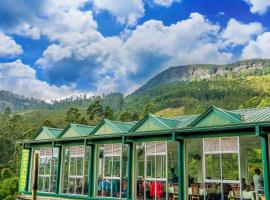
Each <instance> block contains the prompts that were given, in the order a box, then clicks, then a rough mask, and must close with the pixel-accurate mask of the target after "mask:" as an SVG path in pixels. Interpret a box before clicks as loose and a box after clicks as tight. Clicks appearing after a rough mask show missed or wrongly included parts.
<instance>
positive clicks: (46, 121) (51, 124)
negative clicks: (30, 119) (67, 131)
mask: <svg viewBox="0 0 270 200" xmlns="http://www.w3.org/2000/svg"><path fill="white" fill-rule="evenodd" d="M42 126H47V127H54V128H55V127H56V126H55V125H54V124H53V123H52V122H51V121H50V120H48V119H46V120H45V121H44V122H43V123H42Z"/></svg>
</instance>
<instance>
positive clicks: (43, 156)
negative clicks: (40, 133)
mask: <svg viewBox="0 0 270 200" xmlns="http://www.w3.org/2000/svg"><path fill="white" fill-rule="evenodd" d="M56 149H57V148H53V147H41V148H40V149H38V150H35V153H38V154H39V166H38V168H39V170H38V183H39V179H40V178H41V179H42V188H41V189H40V188H38V191H39V192H44V193H54V192H55V191H54V190H55V189H56V188H54V190H53V191H52V188H51V186H52V184H51V182H52V180H51V177H52V176H53V174H52V173H53V172H52V167H53V165H52V164H53V158H55V157H56V158H57V159H59V158H58V155H54V153H55V151H56ZM41 151H45V154H44V155H43V154H41ZM46 151H51V152H50V154H49V155H47V153H46ZM58 151H59V149H58ZM42 159H44V160H45V168H44V173H43V174H40V166H41V160H42ZM47 159H50V164H49V165H50V171H49V174H46V163H47ZM56 166H57V167H58V164H57V165H56ZM54 167H55V166H54ZM48 178H49V188H48V191H45V181H46V179H48Z"/></svg>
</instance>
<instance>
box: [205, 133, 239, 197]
mask: <svg viewBox="0 0 270 200" xmlns="http://www.w3.org/2000/svg"><path fill="white" fill-rule="evenodd" d="M203 158H204V159H203V167H204V194H205V195H204V198H205V199H220V200H227V199H230V198H232V197H234V198H237V199H241V196H242V195H241V191H242V189H241V184H240V180H241V176H240V174H241V173H240V153H239V138H238V137H229V138H211V139H204V140H203Z"/></svg>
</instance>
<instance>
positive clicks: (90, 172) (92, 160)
mask: <svg viewBox="0 0 270 200" xmlns="http://www.w3.org/2000/svg"><path fill="white" fill-rule="evenodd" d="M94 170H95V145H94V144H91V145H90V150H89V161H88V197H93V196H95V194H94V187H95V181H94V180H95V177H94V174H95V172H94Z"/></svg>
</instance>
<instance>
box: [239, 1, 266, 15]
mask: <svg viewBox="0 0 270 200" xmlns="http://www.w3.org/2000/svg"><path fill="white" fill-rule="evenodd" d="M244 1H245V2H247V3H248V4H249V5H250V6H251V8H250V11H251V12H252V13H258V14H264V13H266V12H267V10H268V9H269V7H270V0H244Z"/></svg>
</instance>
